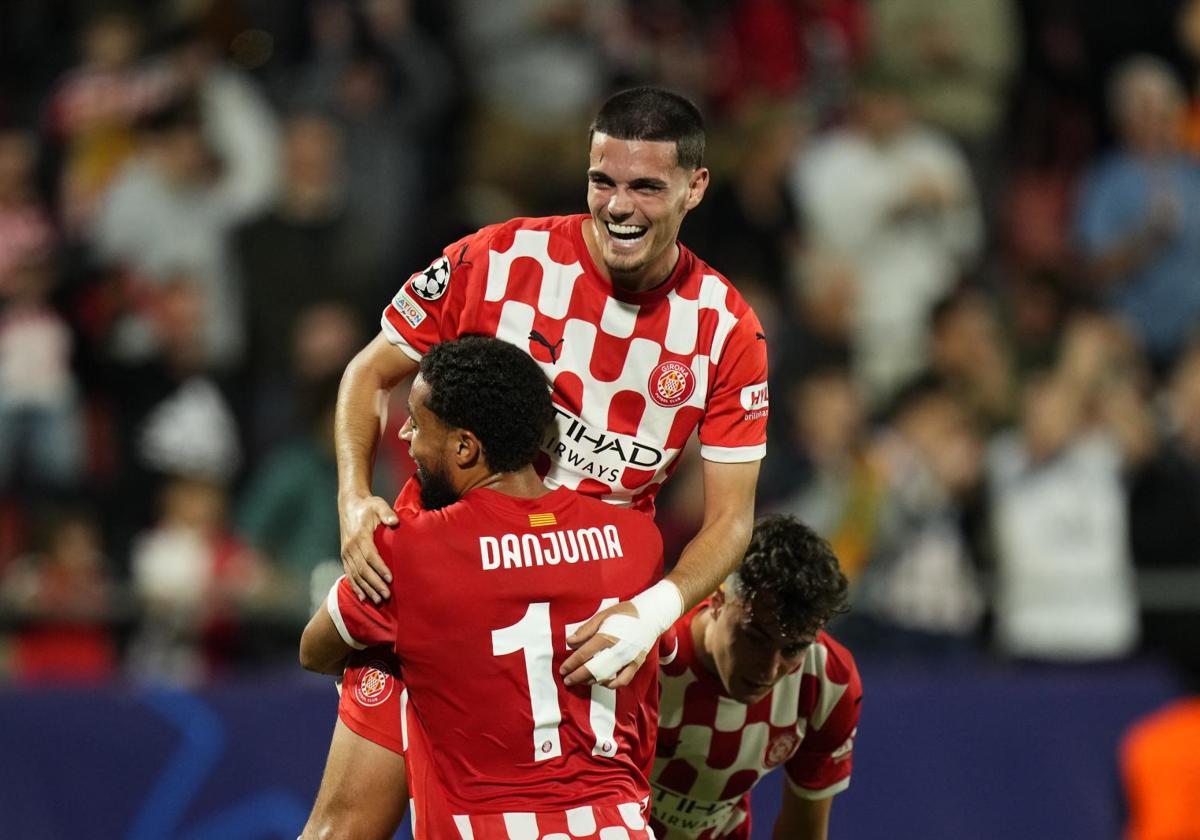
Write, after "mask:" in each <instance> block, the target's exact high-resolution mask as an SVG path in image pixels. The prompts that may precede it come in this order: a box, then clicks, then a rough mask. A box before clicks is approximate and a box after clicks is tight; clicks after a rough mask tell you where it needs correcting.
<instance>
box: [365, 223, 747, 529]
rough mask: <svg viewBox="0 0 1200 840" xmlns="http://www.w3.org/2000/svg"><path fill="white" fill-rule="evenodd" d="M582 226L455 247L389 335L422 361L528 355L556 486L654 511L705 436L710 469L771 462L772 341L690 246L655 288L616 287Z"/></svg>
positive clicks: (407, 302) (490, 234)
mask: <svg viewBox="0 0 1200 840" xmlns="http://www.w3.org/2000/svg"><path fill="white" fill-rule="evenodd" d="M584 224H590V219H589V217H588V216H582V215H580V216H555V217H549V218H542V219H514V220H512V221H509V222H506V223H504V224H501V225H494V226H492V227H487V228H484V229H482V230H480V231H478V232H477V233H474V234H472V235H471V236H468V237H466V238H465V239H461V240H459V241H458V242H455V243H454V244H453V245H451V246H450V247H448V248H447V249H446V250H445V251H444V252H443V254H442V256H441V257H439V258H438V259H437V260H436V261H435V262H434V263H433V264H432V265H431V266H429V268H427V269H425V270H424V271H422V272H418V273H417V274H414V275H413V276H412V277H410V278H409V279H408V280H407V281H406V282H405V283H404V285H403V286H402V287H401V289H400V291H399V292H398V293H397V294H396V296H395V298H394V299H393V300H392V302H391V304H390V305H389V306H388V307H387V308H386V309H385V310H384V313H383V318H382V325H383V332H384V334H385V335H386V336H387V338H388V340H390V341H391V342H392V343H393V344H395V345H397V346H398V347H400V348H401V349H402V350H403V351H404V352H405V353H407V354H408V355H409V356H411V357H413V358H414V359H417V358H420V357H421V355H422V354H423V353H425V351H426V350H428V349H429V347H430V346H432V345H433V344H435V343H437V342H439V341H444V340H447V339H451V338H457V337H458V336H460V335H463V334H465V333H478V334H482V335H489V336H496V337H497V338H500V339H503V340H505V341H508V342H510V343H511V344H515V345H516V346H518V347H521V348H522V349H524V350H526V351H527V352H528V353H529V354H530V355H531V356H532V357H533V358H534V359H535V360H537V361H538V362H539V363H540V364H541V366H542V370H543V371H544V372H545V373H546V376H547V378H548V379H549V380H550V381H551V382H552V383H553V384H554V404H555V410H556V411H557V414H558V422H557V426H556V430H555V432H554V433H552V434H551V435H549V436H548V438H547V439H546V440H545V441H544V442H543V447H542V448H543V453H542V455H541V456H539V461H538V463H537V467H538V471H539V473H541V474H542V475H544V476H545V479H546V484H547V486H549V487H559V486H563V487H570V488H572V489H577V490H579V491H580V492H582V493H585V494H587V495H589V496H597V497H601V498H604V499H605V500H607V501H611V502H616V503H619V504H631V505H633V506H635V507H638V508H640V509H642V510H645V511H648V512H649V511H652V510H653V504H654V495H655V493H656V492H657V491H658V488H659V487H660V486H661V485H662V483H663V481H664V480H665V479H666V477H667V476H668V475H669V474H670V472H671V471H672V469H673V468H674V465H675V461H676V457H677V456H678V455H679V453H680V451H681V450H682V449H683V447H684V445H685V444H686V443H687V441H688V439H689V438H690V437H691V435H692V432H693V431H694V430H695V429H696V428H697V426H699V437H700V444H701V450H700V453H701V455H702V456H703V457H704V458H706V459H707V460H710V461H720V462H727V463H740V462H746V461H756V460H759V459H761V458H762V457H763V455H764V454H765V452H766V424H767V410H768V393H767V348H766V341H765V340H764V337H763V333H762V327H761V326H760V325H759V322H758V319H757V317H755V315H754V312H753V311H752V310H751V309H750V307H749V305H748V304H747V303H746V302H745V301H744V300H743V299H742V297H741V295H739V294H738V292H737V291H736V290H735V289H734V288H733V286H732V285H731V284H730V283H729V281H728V280H726V279H725V278H724V277H722V276H721V275H720V274H718V273H717V272H716V271H714V270H713V269H711V268H710V267H709V266H708V265H706V264H705V263H704V262H703V261H701V260H700V259H698V258H697V257H696V256H695V255H694V254H692V253H691V252H690V251H688V250H687V249H686V248H684V247H683V246H682V245H680V246H679V261H678V263H677V264H676V267H675V270H674V271H673V273H672V274H671V276H670V277H669V278H668V279H667V280H666V281H665V282H663V283H662V284H660V285H659V286H658V287H656V288H654V289H651V290H649V291H645V292H628V291H625V290H623V289H620V288H618V287H615V286H614V285H613V284H612V282H611V281H609V280H607V279H605V277H604V276H603V275H602V274H601V273H600V271H599V270H598V269H597V268H596V266H595V264H594V263H593V262H592V259H591V257H590V255H589V254H588V250H587V246H586V245H585V244H584V239H583V225H584Z"/></svg>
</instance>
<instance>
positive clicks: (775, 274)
mask: <svg viewBox="0 0 1200 840" xmlns="http://www.w3.org/2000/svg"><path fill="white" fill-rule="evenodd" d="M805 131H806V129H805V126H804V123H803V122H802V116H801V114H800V113H799V111H798V110H797V109H795V108H786V107H772V106H763V107H761V108H757V109H753V111H750V112H748V113H746V114H745V116H744V117H743V118H742V119H741V120H739V121H738V122H737V131H736V135H735V136H736V138H737V139H736V146H737V148H736V150H735V151H734V152H733V155H732V157H733V160H732V161H731V162H730V163H731V166H730V174H729V175H728V176H727V177H726V178H722V179H714V181H713V186H712V194H711V195H709V196H708V201H706V202H704V203H703V204H701V205H700V206H699V207H698V208H696V212H695V213H692V214H690V216H689V218H688V220H687V222H686V224H685V227H686V230H685V231H684V234H685V235H686V236H687V237H688V238H689V239H690V240H692V241H694V242H696V243H703V244H702V245H699V244H698V245H697V247H702V248H703V253H702V254H701V255H700V256H702V257H703V258H704V259H705V260H707V261H709V262H711V263H712V264H714V265H719V266H721V267H722V269H723V270H724V271H726V272H727V273H728V276H729V277H730V278H731V279H732V280H733V282H734V283H735V284H736V285H737V287H738V290H739V291H741V293H742V294H743V295H747V296H749V295H751V294H757V295H759V296H764V295H765V296H766V297H765V302H767V303H769V306H766V307H762V309H763V311H764V312H766V313H776V312H779V310H780V309H781V308H782V307H783V306H785V305H786V304H787V303H788V301H789V299H790V297H791V288H792V286H793V282H794V281H793V279H792V278H793V277H794V275H795V274H796V273H797V271H798V265H797V263H798V261H799V258H800V241H801V231H800V217H799V211H798V210H797V208H796V206H795V203H794V201H795V198H794V196H792V194H791V191H790V190H789V189H788V183H787V175H788V172H789V171H790V164H791V161H792V158H793V157H794V156H795V154H796V150H797V149H798V148H799V146H800V144H801V143H802V142H803V138H804V133H805ZM765 326H767V327H768V330H767V334H768V336H769V338H768V340H771V338H773V337H774V333H775V331H774V330H773V329H771V328H770V325H769V324H768V325H765Z"/></svg>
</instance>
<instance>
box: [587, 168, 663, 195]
mask: <svg viewBox="0 0 1200 840" xmlns="http://www.w3.org/2000/svg"><path fill="white" fill-rule="evenodd" d="M588 178H589V179H597V178H603V179H604V180H605V181H608V182H609V183H616V182H615V181H613V178H612V176H611V175H609V174H608V173H607V172H605V171H604V170H603V169H589V170H588ZM629 186H631V187H633V188H634V189H635V190H636V189H641V188H643V187H651V188H653V189H659V190H665V189H666V188H667V186H668V184H667V182H666V181H664V180H662V179H661V178H634V179H633V180H632V181H630V182H629Z"/></svg>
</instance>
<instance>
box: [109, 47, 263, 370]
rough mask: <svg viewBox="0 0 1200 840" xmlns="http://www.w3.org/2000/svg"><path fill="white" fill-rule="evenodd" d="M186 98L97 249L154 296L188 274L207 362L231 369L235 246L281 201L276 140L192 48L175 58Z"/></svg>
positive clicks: (251, 93)
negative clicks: (200, 301)
mask: <svg viewBox="0 0 1200 840" xmlns="http://www.w3.org/2000/svg"><path fill="white" fill-rule="evenodd" d="M173 60H174V61H175V66H176V67H177V72H178V73H179V74H180V76H181V78H182V79H183V80H184V91H185V93H186V94H187V96H186V97H185V98H180V99H176V100H175V101H173V102H172V103H171V104H169V105H167V106H164V107H163V108H162V109H160V110H158V111H156V112H154V113H153V114H150V115H148V116H147V117H146V119H145V120H144V122H143V131H142V146H141V148H140V150H139V152H138V153H137V154H136V155H135V156H134V157H133V158H132V159H131V160H130V162H129V163H128V164H127V165H126V167H125V168H124V169H123V170H122V172H121V174H120V175H118V176H117V178H116V179H115V180H114V182H113V183H112V185H111V187H110V189H109V191H108V193H107V195H106V196H105V198H104V201H103V204H102V206H101V208H100V211H99V213H98V215H97V220H96V227H95V231H94V245H95V248H96V251H97V255H98V256H99V258H100V259H101V260H102V261H103V262H104V263H105V264H106V265H110V266H114V267H117V268H119V269H124V270H127V271H130V272H132V273H133V274H134V275H135V276H136V277H137V278H138V279H139V281H140V282H142V283H145V284H147V285H149V286H153V285H154V284H155V283H161V282H163V281H164V280H165V279H167V278H168V277H169V275H170V274H172V273H173V272H177V271H180V270H186V271H187V272H188V273H189V274H190V275H191V276H192V277H193V278H195V279H196V280H197V281H198V282H199V283H200V284H201V288H202V289H203V290H204V294H205V298H206V310H207V319H206V320H205V324H204V334H205V344H206V355H207V357H208V359H209V360H210V362H211V363H212V364H214V365H218V366H225V367H228V366H232V365H233V364H235V363H236V362H238V361H239V360H240V359H241V357H242V353H243V350H244V343H245V339H246V336H245V323H244V317H245V315H244V308H243V300H242V288H241V280H240V279H239V278H238V276H237V271H236V266H235V265H234V263H233V257H232V255H231V253H230V242H229V237H230V234H231V233H232V231H233V230H234V229H235V228H236V227H237V226H238V225H239V224H241V223H242V222H244V221H245V220H246V219H247V218H249V217H251V216H253V215H255V214H257V213H259V212H261V211H262V210H263V209H264V208H265V207H266V206H267V204H268V203H269V202H270V201H271V199H272V198H273V196H274V194H275V189H276V186H277V183H276V182H277V179H278V175H279V173H278V169H279V165H278V159H279V149H278V146H279V139H278V137H277V136H276V127H275V120H274V116H273V115H272V114H271V112H270V111H269V110H268V107H267V104H266V102H265V101H264V100H263V99H262V97H261V95H260V94H259V92H258V91H257V90H256V89H255V88H254V87H253V86H252V85H251V84H250V83H249V82H248V81H247V80H246V79H244V78H242V77H241V76H240V75H238V74H237V73H236V72H235V71H233V70H230V69H228V68H226V67H224V66H222V65H220V64H218V63H217V62H215V61H214V60H213V59H212V57H211V56H210V55H209V53H208V47H207V46H205V45H204V44H203V43H200V42H188V43H185V44H184V45H182V46H180V47H179V48H178V51H177V53H176V54H175V58H174V59H173Z"/></svg>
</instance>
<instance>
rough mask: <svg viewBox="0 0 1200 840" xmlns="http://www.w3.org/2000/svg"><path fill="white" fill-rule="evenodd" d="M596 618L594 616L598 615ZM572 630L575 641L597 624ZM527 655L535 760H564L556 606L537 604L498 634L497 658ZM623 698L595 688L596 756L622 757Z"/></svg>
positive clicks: (607, 603)
mask: <svg viewBox="0 0 1200 840" xmlns="http://www.w3.org/2000/svg"><path fill="white" fill-rule="evenodd" d="M616 603H617V599H616V598H605V599H604V600H603V601H601V602H600V607H599V609H597V610H596V612H600V611H601V610H605V609H608V608H609V607H611V606H613V605H614V604H616ZM593 615H594V613H593ZM591 617H592V616H589V617H588V618H585V619H584V620H583V621H577V622H575V623H574V624H568V625H567V626H566V635H567V636H570V635H571V634H572V633H574V632H575V631H576V630H577V629H578V628H579V627H581V626H583V625H584V624H585V623H587V622H588V621H590V620H591ZM517 651H521V652H522V653H524V654H525V679H526V681H527V683H528V685H529V703H530V706H532V710H533V760H534V761H545V760H546V759H549V758H555V757H557V756H560V755H562V740H561V738H560V736H559V726H560V725H561V724H562V709H561V708H560V706H559V704H558V680H557V674H556V672H555V669H554V641H553V636H552V635H551V628H550V604H549V602H547V601H535V602H533V603H532V604H530V605H529V608H528V609H526V610H525V615H524V617H522V618H521V620H520V621H518V622H517V623H516V624H512V625H509V626H508V627H503V628H501V629H499V630H493V631H492V654H493V655H494V656H507V655H509V654H511V653H516V652H517ZM616 711H617V693H616V692H615V691H614V690H613V689H611V688H605V687H604V686H602V685H599V684H595V685H593V686H592V701H591V706H590V708H589V712H588V722H589V723H590V724H591V728H592V734H593V735H595V743H594V744H593V745H592V755H598V756H606V757H608V758H611V757H613V756H614V755H616V754H617V741H616V737H615V734H614V733H615V730H616Z"/></svg>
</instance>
